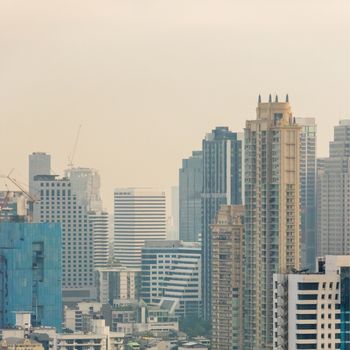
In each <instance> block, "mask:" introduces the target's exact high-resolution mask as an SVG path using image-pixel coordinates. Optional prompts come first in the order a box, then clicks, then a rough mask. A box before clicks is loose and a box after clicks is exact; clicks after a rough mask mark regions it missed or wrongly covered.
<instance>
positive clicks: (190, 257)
mask: <svg viewBox="0 0 350 350" xmlns="http://www.w3.org/2000/svg"><path fill="white" fill-rule="evenodd" d="M201 272H202V271H201V248H200V245H199V244H198V243H190V242H181V241H170V240H169V241H168V240H162V241H148V242H145V246H144V247H143V248H142V272H141V298H142V299H143V300H144V301H145V302H147V303H159V302H160V300H161V299H162V298H166V299H176V300H178V305H179V306H178V308H177V310H176V314H177V315H179V316H181V317H191V318H194V319H196V318H200V317H201V316H202V295H201Z"/></svg>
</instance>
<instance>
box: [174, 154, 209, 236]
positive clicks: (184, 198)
mask: <svg viewBox="0 0 350 350" xmlns="http://www.w3.org/2000/svg"><path fill="white" fill-rule="evenodd" d="M202 189H203V153H202V151H193V152H192V156H191V157H189V158H187V159H183V160H182V168H181V169H180V170H179V224H180V227H179V236H180V239H181V240H182V241H185V242H197V241H198V239H199V235H200V233H201V231H202V223H201V194H202Z"/></svg>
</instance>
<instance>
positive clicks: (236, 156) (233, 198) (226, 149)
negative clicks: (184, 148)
mask: <svg viewBox="0 0 350 350" xmlns="http://www.w3.org/2000/svg"><path fill="white" fill-rule="evenodd" d="M202 150H203V187H202V188H203V190H202V195H201V208H202V209H201V210H202V230H201V231H202V252H203V300H204V317H205V318H206V319H207V320H209V319H210V316H211V315H210V314H211V305H210V304H211V266H210V263H211V232H210V225H211V224H212V223H213V222H214V219H215V216H216V214H217V212H218V210H219V208H220V206H221V205H223V204H241V202H242V193H241V182H242V167H241V154H242V141H241V140H239V139H238V135H237V133H234V132H231V131H230V130H229V129H228V128H227V127H217V128H216V129H214V130H213V131H212V132H211V133H209V134H207V135H206V137H205V139H204V140H203V143H202Z"/></svg>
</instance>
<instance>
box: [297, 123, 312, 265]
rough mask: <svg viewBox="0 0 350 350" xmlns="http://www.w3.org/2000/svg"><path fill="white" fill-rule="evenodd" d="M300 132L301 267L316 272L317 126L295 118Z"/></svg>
mask: <svg viewBox="0 0 350 350" xmlns="http://www.w3.org/2000/svg"><path fill="white" fill-rule="evenodd" d="M295 121H296V123H297V124H298V125H300V126H301V131H300V191H301V193H300V200H301V266H302V267H303V268H308V269H309V270H310V271H314V267H315V259H316V124H315V118H295Z"/></svg>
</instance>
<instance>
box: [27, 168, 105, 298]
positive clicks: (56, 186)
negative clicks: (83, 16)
mask: <svg viewBox="0 0 350 350" xmlns="http://www.w3.org/2000/svg"><path fill="white" fill-rule="evenodd" d="M88 170H89V169H86V168H72V169H70V170H69V172H68V173H67V174H68V175H69V176H72V181H71V180H70V178H67V177H64V178H62V179H60V178H58V177H57V176H55V175H37V176H35V178H34V180H35V186H36V188H39V189H40V191H39V195H40V201H38V202H36V203H34V213H33V220H34V222H59V223H60V224H61V229H62V284H63V299H64V302H65V303H69V302H76V301H81V300H89V299H93V298H95V297H96V285H95V276H94V256H95V258H97V257H99V258H100V257H101V256H100V251H99V249H100V248H101V247H102V246H103V248H105V247H104V245H105V243H103V244H102V242H101V240H100V238H101V233H102V235H104V236H105V231H106V226H105V225H106V223H105V221H106V220H107V219H106V214H102V215H99V214H92V212H91V209H93V208H99V207H100V206H101V201H100V198H99V191H98V190H99V182H96V181H93V180H92V179H94V178H95V177H96V174H97V173H96V171H95V170H93V169H90V172H89V171H88ZM97 175H98V174H97ZM80 180H81V182H80ZM89 213H90V214H89ZM96 215H99V216H98V217H97V216H96ZM101 220H102V221H103V222H101ZM97 222H98V223H99V225H97ZM101 223H103V225H102V226H103V227H102V226H101V225H100V224H101ZM94 227H95V228H97V231H96V235H94V231H93V228H94ZM94 238H96V241H94ZM103 240H105V238H103ZM101 244H102V245H101ZM94 248H98V250H97V251H96V252H94ZM103 260H104V261H105V260H106V259H105V257H103Z"/></svg>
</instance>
